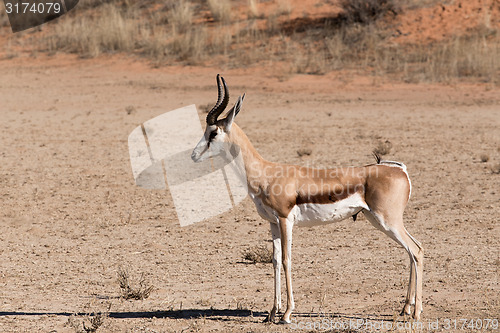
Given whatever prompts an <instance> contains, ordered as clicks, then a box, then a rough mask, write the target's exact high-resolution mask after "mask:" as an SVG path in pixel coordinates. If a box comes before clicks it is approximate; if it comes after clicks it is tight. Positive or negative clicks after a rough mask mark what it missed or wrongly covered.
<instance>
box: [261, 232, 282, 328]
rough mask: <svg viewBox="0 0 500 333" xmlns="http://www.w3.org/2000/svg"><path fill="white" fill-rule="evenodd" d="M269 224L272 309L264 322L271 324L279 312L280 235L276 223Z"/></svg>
mask: <svg viewBox="0 0 500 333" xmlns="http://www.w3.org/2000/svg"><path fill="white" fill-rule="evenodd" d="M270 224H271V234H272V236H273V268H274V303H273V308H272V310H271V312H270V313H269V315H268V316H267V318H266V319H265V320H264V322H273V321H274V317H275V316H276V313H277V312H279V311H280V310H281V280H280V279H281V260H282V259H281V234H280V226H279V225H278V224H277V223H270Z"/></svg>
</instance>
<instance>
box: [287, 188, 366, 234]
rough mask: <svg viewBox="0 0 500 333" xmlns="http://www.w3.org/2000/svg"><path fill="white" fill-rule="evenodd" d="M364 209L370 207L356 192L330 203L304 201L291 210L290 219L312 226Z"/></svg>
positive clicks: (297, 223)
mask: <svg viewBox="0 0 500 333" xmlns="http://www.w3.org/2000/svg"><path fill="white" fill-rule="evenodd" d="M362 209H368V206H367V205H366V203H365V201H364V200H363V199H362V198H361V196H360V195H359V194H358V193H356V194H353V195H351V196H350V197H347V198H345V199H343V200H340V201H337V202H333V203H329V204H318V203H304V204H300V205H295V206H294V207H293V208H292V210H291V211H290V214H289V215H288V219H289V220H291V221H293V222H294V224H295V225H296V226H299V227H312V226H316V225H323V224H328V223H333V222H338V221H342V220H344V219H346V218H348V217H351V216H352V215H354V214H356V213H358V212H359V211H361V210H362Z"/></svg>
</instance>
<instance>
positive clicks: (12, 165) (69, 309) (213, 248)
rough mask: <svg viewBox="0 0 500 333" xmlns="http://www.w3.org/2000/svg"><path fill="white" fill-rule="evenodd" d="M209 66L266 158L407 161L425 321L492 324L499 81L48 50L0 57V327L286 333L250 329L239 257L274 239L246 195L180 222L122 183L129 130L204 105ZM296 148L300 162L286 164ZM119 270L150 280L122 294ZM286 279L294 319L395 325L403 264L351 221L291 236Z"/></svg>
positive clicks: (166, 204) (261, 313) (253, 289)
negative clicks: (157, 62)
mask: <svg viewBox="0 0 500 333" xmlns="http://www.w3.org/2000/svg"><path fill="white" fill-rule="evenodd" d="M218 71H221V72H222V73H223V74H224V75H225V77H226V79H227V81H228V84H229V88H230V91H232V92H233V96H234V95H236V94H239V93H241V92H243V91H246V92H247V98H246V100H245V106H244V110H243V111H242V112H241V113H240V115H239V116H238V119H237V123H238V124H239V125H240V126H241V127H242V128H243V129H244V130H245V131H246V133H247V134H248V136H249V137H250V139H251V141H252V142H253V143H254V145H255V146H256V148H257V149H258V150H259V151H260V152H261V153H262V155H263V156H264V157H266V158H268V159H270V160H274V161H281V162H289V163H296V164H303V165H305V164H308V165H314V166H318V167H326V166H341V165H364V164H368V163H371V162H372V157H371V156H370V154H371V151H372V149H373V148H374V147H375V146H376V145H377V143H378V142H379V141H385V140H389V141H390V142H391V143H392V144H393V148H392V150H391V152H390V153H389V154H388V155H386V158H388V159H394V160H399V161H402V162H404V163H405V164H407V166H408V170H409V173H410V176H411V179H412V182H413V194H412V199H411V201H410V203H409V206H408V208H407V210H406V213H405V220H406V227H407V229H408V230H409V231H410V232H411V233H412V234H413V235H414V236H415V237H416V238H417V239H419V240H420V241H421V242H422V243H423V246H424V248H425V277H424V278H425V280H424V314H423V322H424V323H428V322H431V321H436V320H439V324H440V328H439V330H441V331H453V329H452V330H445V329H444V327H443V325H444V320H445V319H452V320H453V319H456V320H459V319H460V318H465V319H484V318H490V319H493V318H496V319H500V318H499V313H500V301H499V297H498V296H499V291H500V287H499V267H500V259H499V254H500V253H499V245H500V244H499V243H500V225H499V223H498V213H499V211H500V204H499V197H500V196H499V194H500V192H499V191H500V190H499V186H500V175H499V174H493V173H492V172H491V168H492V166H494V165H496V164H498V163H500V132H499V130H498V129H499V126H500V91H499V89H498V87H496V88H495V87H491V86H487V85H484V86H472V85H454V86H452V85H449V86H437V85H425V84H421V85H410V84H405V85H398V84H390V83H387V82H384V81H383V80H382V79H380V78H377V79H373V78H359V77H355V76H352V75H351V74H350V73H340V74H339V73H336V74H329V75H326V76H300V75H297V76H294V77H291V78H290V79H288V80H285V81H280V80H278V79H276V78H275V77H273V76H272V75H268V74H267V73H266V72H265V71H264V70H224V69H220V68H219V69H207V68H205V69H202V68H162V69H152V68H149V67H148V66H147V65H144V64H142V63H135V62H132V61H130V60H126V59H117V58H109V59H107V58H103V59H101V60H100V61H91V60H76V59H74V58H72V57H70V56H58V57H57V58H47V59H45V58H43V57H42V58H40V57H39V58H38V59H37V61H36V62H30V61H28V60H26V59H23V58H17V59H13V60H8V61H7V60H3V61H0V72H1V73H2V74H1V76H0V112H1V113H0V114H1V122H0V126H1V129H2V131H1V133H0V144H1V145H0V147H1V152H0V154H1V161H2V163H1V165H2V166H1V169H0V207H1V208H0V244H1V246H0V254H1V264H0V265H1V266H0V331H2V332H75V328H73V327H72V323H73V324H75V323H79V324H81V322H82V320H84V319H85V317H84V316H76V317H71V315H72V314H75V313H77V314H78V313H80V314H84V313H87V312H98V311H104V310H106V309H107V308H108V307H109V306H110V314H109V318H107V319H106V320H105V322H104V324H103V326H101V328H99V330H98V332H173V331H176V332H180V331H184V332H190V331H192V332H197V331H202V332H205V331H223V332H226V331H235V332H281V331H289V330H292V328H291V327H284V326H279V325H265V324H261V323H260V322H261V321H262V320H263V319H264V317H265V314H266V311H268V310H270V307H271V302H272V288H273V287H272V268H271V264H249V263H246V262H245V260H243V251H244V250H246V249H248V248H253V247H256V246H267V247H269V248H271V243H270V232H269V226H268V224H267V223H266V222H264V221H263V220H261V219H260V218H259V217H258V215H257V213H256V211H255V209H254V207H253V204H252V203H251V201H250V200H249V199H248V198H247V199H246V200H245V201H244V202H243V203H242V204H240V205H238V206H237V207H236V208H235V209H233V210H231V211H229V212H227V213H225V214H223V215H220V216H217V217H215V218H212V219H210V220H207V221H205V222H202V223H198V224H195V225H192V226H189V227H185V228H181V227H180V226H179V224H178V222H177V221H176V215H175V208H174V206H173V203H172V200H171V197H170V195H169V193H168V191H159V190H156V191H152V190H143V189H140V188H138V187H136V186H135V184H134V180H133V177H132V172H131V168H130V161H129V156H128V147H127V137H128V134H129V133H130V132H131V131H132V130H133V129H134V128H135V127H136V126H138V125H139V124H140V123H142V122H144V121H146V120H148V119H151V118H153V117H154V116H157V115H160V114H162V113H164V112H167V111H169V110H172V109H175V108H178V107H181V106H184V105H189V104H193V103H195V104H197V105H205V104H207V103H213V102H214V101H215V98H216V96H215V94H216V93H215V87H214V82H215V80H214V77H215V74H216V73H217V72H218ZM128 106H133V107H134V109H135V111H133V112H132V113H131V114H128V112H127V111H126V110H125V109H126V107H128ZM200 117H204V115H203V114H200ZM301 148H310V149H311V150H312V154H311V155H310V156H302V157H299V156H298V155H297V150H298V149H301ZM481 154H484V155H486V156H488V157H489V160H488V161H487V162H481V160H480V156H481ZM119 267H126V268H128V269H129V271H130V273H131V275H132V277H135V278H138V277H139V276H140V275H141V273H144V274H145V277H146V279H147V280H148V281H150V282H151V283H152V284H154V286H155V287H156V290H155V291H154V292H153V293H152V294H151V296H150V297H149V298H148V299H146V300H143V301H126V300H123V299H120V298H119V295H120V291H119V286H118V283H117V271H118V269H119ZM293 277H294V287H295V288H294V289H295V290H294V291H295V297H296V306H297V309H296V315H295V317H294V318H295V319H297V320H298V321H308V320H309V321H311V320H312V321H319V320H320V319H321V318H320V317H321V316H330V317H332V316H333V317H332V318H333V319H334V320H336V321H339V322H342V321H344V322H345V321H348V320H372V321H377V320H386V321H392V320H393V318H395V314H396V313H397V312H398V311H399V310H400V308H401V307H402V303H403V300H404V295H405V293H406V285H407V279H408V259H407V255H406V254H405V252H404V250H403V249H402V248H400V247H398V246H397V245H396V244H395V243H394V242H392V241H391V240H389V239H388V238H387V237H386V236H384V235H383V234H382V233H380V232H378V231H376V230H375V229H374V228H373V227H372V226H371V225H370V224H369V223H368V222H367V221H366V220H365V219H364V218H362V217H361V216H360V218H359V219H358V220H357V221H356V222H353V221H352V220H351V219H350V220H346V221H343V222H341V223H338V224H334V225H329V226H326V227H321V228H320V227H317V228H312V229H307V228H306V229H295V233H294V247H293ZM396 318H397V317H396ZM85 320H86V322H87V325H88V319H85ZM459 324H460V325H461V323H460V322H459ZM455 331H458V330H455ZM462 331H468V329H465V330H462Z"/></svg>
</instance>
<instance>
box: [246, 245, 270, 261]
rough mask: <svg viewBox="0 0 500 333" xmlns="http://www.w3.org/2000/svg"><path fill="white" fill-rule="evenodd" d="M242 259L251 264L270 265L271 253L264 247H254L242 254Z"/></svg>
mask: <svg viewBox="0 0 500 333" xmlns="http://www.w3.org/2000/svg"><path fill="white" fill-rule="evenodd" d="M243 258H244V259H245V260H248V261H250V262H251V263H253V264H255V263H264V264H268V263H272V262H273V253H272V251H270V250H269V249H268V248H267V247H265V246H256V247H253V248H250V249H248V250H246V251H245V252H243Z"/></svg>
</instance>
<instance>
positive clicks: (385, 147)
mask: <svg viewBox="0 0 500 333" xmlns="http://www.w3.org/2000/svg"><path fill="white" fill-rule="evenodd" d="M391 149H392V143H391V142H390V141H389V140H385V141H384V142H382V141H379V142H378V143H377V146H376V147H375V149H373V152H374V153H376V154H378V155H380V156H383V155H387V154H389V153H390V152H391Z"/></svg>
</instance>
